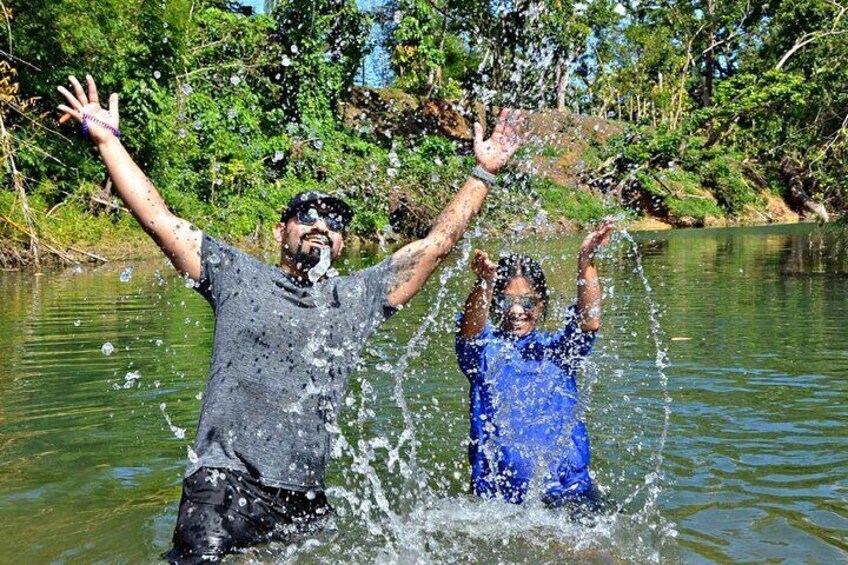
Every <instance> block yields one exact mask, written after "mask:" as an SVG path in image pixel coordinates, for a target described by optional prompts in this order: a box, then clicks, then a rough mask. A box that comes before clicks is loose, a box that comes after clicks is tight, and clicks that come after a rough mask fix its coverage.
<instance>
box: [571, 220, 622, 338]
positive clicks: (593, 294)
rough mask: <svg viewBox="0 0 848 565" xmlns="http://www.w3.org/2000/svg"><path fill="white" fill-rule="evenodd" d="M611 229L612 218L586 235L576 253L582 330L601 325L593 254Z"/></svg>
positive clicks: (599, 291)
mask: <svg viewBox="0 0 848 565" xmlns="http://www.w3.org/2000/svg"><path fill="white" fill-rule="evenodd" d="M612 229H613V222H612V220H607V221H606V222H604V225H603V226H601V228H600V229H599V230H597V231H593V232H592V233H590V234H589V235H587V236H586V239H584V240H583V243H582V245H580V252H579V253H578V255H577V310H578V312H579V313H580V329H581V330H582V331H584V332H596V331H598V329H599V328H600V327H601V281H600V279H599V278H598V269H597V268H596V267H595V254H596V253H597V252H598V249H599V248H601V247H603V246H604V245H606V244H607V243H609V239H610V233H611V232H612Z"/></svg>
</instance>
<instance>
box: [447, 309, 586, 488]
mask: <svg viewBox="0 0 848 565" xmlns="http://www.w3.org/2000/svg"><path fill="white" fill-rule="evenodd" d="M459 319H460V322H461V319H462V315H460V318H459ZM595 335H596V334H595V332H582V331H581V330H580V326H579V323H578V315H577V308H576V306H572V307H571V308H570V309H569V311H568V320H567V323H566V325H565V327H563V328H562V329H561V330H559V331H557V332H554V333H548V332H540V331H536V330H534V331H532V332H530V333H529V334H527V335H525V336H523V337H520V338H516V337H513V336H511V335H509V334H508V333H506V332H503V331H501V330H499V329H494V328H492V327H491V326H490V325H489V324H488V323H487V324H486V327H485V328H484V329H483V331H482V332H481V333H480V335H478V336H477V337H474V338H472V339H464V338H462V336H461V335H460V334H459V333H457V336H456V355H457V361H458V363H459V367H460V369H461V370H462V372H463V373H465V375H466V376H467V377H468V380H469V382H470V383H471V390H470V394H469V400H470V412H471V414H470V415H471V429H470V434H469V435H470V440H471V441H470V444H469V449H468V458H469V462H470V463H471V482H472V487H473V490H474V492H475V494H477V495H479V496H485V497H490V498H502V499H504V500H507V501H509V502H514V503H520V502H522V501H523V500H524V498H525V497H526V495H527V493H528V491H529V489H530V485H531V481H532V480H534V479H535V480H536V481H537V482H540V484H541V485H542V489H543V490H542V496H543V497H544V498H546V499H547V500H549V501H550V500H557V499H561V498H568V497H579V496H581V495H584V494H587V493H588V492H589V491H590V490H591V488H592V481H591V478H590V477H589V471H588V469H589V461H590V458H591V453H590V447H589V437H588V433H587V431H586V426H585V424H584V423H583V422H581V421H580V420H579V419H578V414H577V401H578V393H577V382H576V380H575V373H576V369H577V368H578V367H579V366H580V364H581V362H582V360H583V359H584V358H585V357H586V355H588V354H589V352H590V351H591V350H592V345H593V344H594V342H595Z"/></svg>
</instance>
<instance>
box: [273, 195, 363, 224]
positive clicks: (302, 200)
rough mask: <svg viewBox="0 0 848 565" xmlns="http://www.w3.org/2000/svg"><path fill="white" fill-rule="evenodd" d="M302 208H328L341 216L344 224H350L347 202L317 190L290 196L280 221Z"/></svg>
mask: <svg viewBox="0 0 848 565" xmlns="http://www.w3.org/2000/svg"><path fill="white" fill-rule="evenodd" d="M304 208H315V209H318V211H319V212H320V211H321V210H320V209H324V210H329V211H330V212H333V213H336V214H338V215H339V216H341V218H342V220H343V221H344V223H345V225H348V224H350V221H351V220H352V219H353V210H351V208H350V206H348V205H347V202H345V201H344V200H342V199H341V198H338V197H336V196H330V195H329V194H326V193H324V192H318V191H317V190H307V191H306V192H301V193H298V194H295V195H294V196H292V199H291V200H290V201H289V205H288V206H286V209H285V210H283V213H282V215H281V216H280V221H282V222H286V221H288V219H289V218H291V217H292V216H294V215H295V214H296V213H297V212H298V211H299V210H302V209H304Z"/></svg>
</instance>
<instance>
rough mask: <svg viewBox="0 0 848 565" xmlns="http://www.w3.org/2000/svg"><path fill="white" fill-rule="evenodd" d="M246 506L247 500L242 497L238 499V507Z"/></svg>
mask: <svg viewBox="0 0 848 565" xmlns="http://www.w3.org/2000/svg"><path fill="white" fill-rule="evenodd" d="M246 505H247V499H246V498H244V497H242V498H239V506H242V507H243V506H246Z"/></svg>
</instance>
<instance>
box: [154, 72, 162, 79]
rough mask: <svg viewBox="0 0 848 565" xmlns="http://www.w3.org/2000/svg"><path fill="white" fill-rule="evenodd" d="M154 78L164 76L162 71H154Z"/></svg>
mask: <svg viewBox="0 0 848 565" xmlns="http://www.w3.org/2000/svg"><path fill="white" fill-rule="evenodd" d="M153 78H155V79H156V80H159V79H160V78H162V73H160V72H159V71H153Z"/></svg>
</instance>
